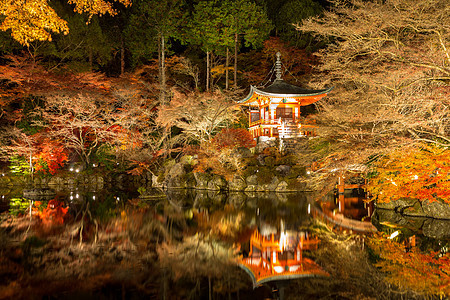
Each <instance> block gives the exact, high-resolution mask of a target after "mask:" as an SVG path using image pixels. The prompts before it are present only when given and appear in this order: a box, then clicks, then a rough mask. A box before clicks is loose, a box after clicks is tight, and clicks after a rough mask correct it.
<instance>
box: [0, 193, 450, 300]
mask: <svg viewBox="0 0 450 300" xmlns="http://www.w3.org/2000/svg"><path fill="white" fill-rule="evenodd" d="M21 193H22V194H23V191H22V192H20V191H19V192H17V191H16V195H13V194H12V193H9V194H7V193H5V194H6V195H4V196H2V199H3V201H2V202H1V203H2V206H1V208H2V209H3V210H6V209H7V210H8V211H9V213H10V214H11V215H14V216H16V217H15V218H16V219H17V218H20V217H21V216H22V218H28V217H29V220H33V221H32V222H33V226H31V227H30V228H31V231H28V230H29V229H27V232H26V233H25V234H26V235H27V236H28V237H29V236H30V234H31V235H32V234H33V233H32V232H33V229H34V230H35V231H36V233H35V234H36V236H37V237H38V239H40V240H45V241H46V242H45V243H46V245H47V246H43V247H42V246H33V247H34V248H33V247H32V249H33V251H34V252H35V253H38V254H37V255H40V258H39V259H40V261H39V262H37V259H35V257H34V256H33V255H34V254H33V253H34V252H33V251H32V252H30V253H31V254H29V255H30V256H31V258H30V259H29V262H28V263H29V264H30V265H33V266H34V267H33V268H32V270H31V271H26V270H25V271H24V273H25V274H26V276H24V277H25V278H28V279H27V284H28V285H29V287H28V288H29V289H30V290H35V291H36V293H37V294H36V295H37V298H36V299H59V298H72V299H77V298H79V297H83V298H85V299H90V298H91V299H141V298H154V299H291V298H292V299H294V298H296V297H297V298H298V299H308V298H310V299H314V298H316V297H324V298H327V296H326V295H329V296H330V297H332V298H333V297H341V296H342V295H344V294H345V293H346V291H345V288H343V287H340V288H336V286H333V285H332V284H329V283H330V282H333V280H334V279H333V276H335V274H338V273H339V272H336V271H335V269H336V268H339V267H340V266H339V265H336V261H335V260H334V258H330V257H328V256H330V253H329V251H328V250H330V251H331V249H334V248H333V247H334V244H333V243H332V242H330V241H326V240H324V237H326V235H331V234H332V235H333V239H335V240H339V241H342V240H344V243H346V242H345V239H347V240H348V242H347V243H348V245H347V246H346V247H347V248H349V249H355V250H354V251H355V252H358V251H361V253H363V252H364V248H365V242H364V240H365V238H366V237H367V236H369V235H372V234H373V233H374V232H376V231H379V230H382V231H384V232H386V233H388V234H393V233H395V232H396V231H397V232H398V233H397V234H398V235H399V236H398V237H397V239H398V240H399V242H401V243H404V244H405V249H407V247H411V242H412V241H413V244H414V246H420V245H422V246H423V247H429V248H430V247H431V248H433V249H434V250H440V249H441V248H445V247H446V245H447V246H448V244H449V240H450V239H449V238H450V237H449V236H448V235H447V236H446V235H445V234H444V235H441V236H437V237H436V236H434V237H430V236H425V235H424V234H423V232H422V230H421V228H420V227H418V226H416V227H414V226H413V225H414V224H413V225H412V223H414V222H416V223H417V220H413V221H409V220H405V219H404V218H403V219H397V220H400V222H398V223H397V224H395V223H393V222H391V221H392V220H383V218H384V216H383V215H385V213H382V214H380V213H379V212H377V211H376V210H375V209H374V206H373V205H372V204H367V203H365V202H364V201H363V199H364V197H363V196H364V195H358V194H357V193H356V194H348V195H345V196H343V195H340V196H336V197H335V196H334V195H329V196H327V197H325V198H322V199H321V201H315V199H314V195H313V194H311V193H223V192H215V191H195V190H169V191H160V190H142V189H141V190H140V191H139V192H137V191H134V190H133V191H131V192H130V191H123V190H122V191H115V192H111V191H97V192H81V191H78V190H77V189H73V190H68V191H60V192H58V193H56V195H49V196H48V197H47V199H42V198H41V199H37V198H34V199H33V196H31V197H30V196H29V197H27V198H24V197H22V195H20V194H21ZM18 195H19V196H18ZM30 208H31V215H30ZM58 209H60V210H59V214H60V215H62V216H58V215H57V213H56V212H57V210H58ZM374 211H375V213H374ZM44 212H47V214H44ZM52 213H53V215H52ZM27 216H28V217H27ZM36 216H37V217H36ZM380 216H381V217H380ZM45 217H47V218H49V219H50V221H46V220H45V219H43V218H45ZM59 217H60V218H59ZM39 218H40V219H39ZM372 218H373V220H372ZM35 219H38V221H36V220H35ZM411 222H412V223H411ZM443 222H444V223H440V224H439V225H437V226H444V227H445V226H447V225H449V224H448V223H446V222H445V221H443ZM56 223H57V224H56ZM43 225H46V226H47V227H45V228H47V229H45V230H43V229H42V228H41V227H42V226H43ZM375 225H376V226H375ZM39 226H41V227H39ZM50 227H51V228H53V229H52V230H49V229H48V228H50ZM39 228H41V229H39ZM55 228H57V229H55ZM448 228H450V227H448ZM17 232H18V234H19V233H21V234H22V236H21V237H22V238H23V234H24V233H23V231H22V232H20V231H19V230H18V231H17ZM324 232H327V233H326V235H325V234H324ZM444 232H445V231H444ZM58 235H59V236H58ZM18 236H19V235H17V236H16V238H17V237H18ZM342 237H343V238H342ZM325 239H326V238H325ZM55 241H58V246H54V245H53V246H48V245H50V244H51V243H56V242H55ZM39 247H41V248H42V251H41V250H39V249H41V248H39ZM56 247H60V249H61V250H58V251H56V250H55V248H56ZM22 248H23V247H22ZM336 249H340V248H338V247H336ZM52 251H53V252H52ZM63 251H66V252H64V253H68V256H69V258H64V259H62V258H61V257H60V256H61V252H63ZM83 251H84V253H85V254H83ZM327 251H328V252H327ZM336 251H340V250H336ZM86 253H87V254H86ZM51 255H54V256H55V257H58V259H60V265H61V266H60V267H59V269H58V267H55V266H54V265H53V263H52V262H51V259H49V258H46V257H47V256H51ZM83 255H86V256H89V259H88V260H86V257H84V256H83ZM333 255H334V254H331V256H333ZM335 255H336V256H340V255H342V253H336V254H335ZM342 259H343V260H345V259H348V258H345V257H344V258H342ZM43 260H46V262H42V261H43ZM350 260H351V259H350ZM354 260H356V258H354ZM84 261H88V262H86V265H85V269H86V270H85V271H83V270H82V269H83V267H82V266H80V264H81V265H82V264H83V262H84ZM327 263H330V264H331V265H327ZM351 263H353V262H349V264H351ZM77 264H78V265H77ZM332 264H334V265H332ZM338 264H339V262H338ZM344 265H345V264H344V263H343V264H342V266H341V267H342V268H345V266H344ZM71 266H72V267H73V270H71V271H70V270H69V269H70V268H71ZM96 268H97V270H98V271H94V270H95V269H96ZM49 270H54V271H52V272H50V271H49ZM343 272H344V273H345V272H347V271H345V270H344V271H343ZM17 276H19V274H17ZM52 276H53V277H52ZM102 276H103V277H102ZM361 276H365V275H361ZM72 278H73V279H74V280H75V282H78V283H77V284H79V285H80V286H81V287H82V286H83V284H82V283H80V282H79V281H81V282H84V281H86V280H87V281H91V283H90V284H89V285H87V287H85V288H81V289H78V288H71V287H70V286H68V283H67V280H69V281H70V280H71V279H72ZM50 279H54V281H55V282H59V283H60V284H59V287H54V286H52V285H51V287H50V288H48V289H47V290H45V289H44V290H42V289H41V288H39V286H37V284H36V282H39V281H40V282H42V280H50ZM360 280H362V281H364V280H365V279H364V278H361V279H360ZM326 282H328V283H327V284H326ZM339 282H340V281H339ZM336 284H337V285H338V283H336ZM358 284H360V283H358ZM368 284H369V283H368ZM362 285H363V284H361V287H360V290H361V291H359V293H363V294H364V293H365V294H366V296H372V295H371V294H372V293H375V292H374V291H373V290H370V288H367V287H362ZM314 286H315V287H314ZM327 289H335V291H334V292H332V291H327ZM299 290H301V291H303V293H304V297H303V296H302V297H300V296H299V295H298V292H299ZM294 294H297V296H295V297H294V298H293V295H294ZM349 295H351V293H350V294H349ZM351 297H352V296H350V298H351ZM344 298H345V297H344ZM393 298H396V297H394V296H393Z"/></svg>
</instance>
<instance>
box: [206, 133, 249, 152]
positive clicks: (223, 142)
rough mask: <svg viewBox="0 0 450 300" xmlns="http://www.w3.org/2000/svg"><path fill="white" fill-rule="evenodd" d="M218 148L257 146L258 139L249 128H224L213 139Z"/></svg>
mask: <svg viewBox="0 0 450 300" xmlns="http://www.w3.org/2000/svg"><path fill="white" fill-rule="evenodd" d="M212 143H213V145H215V146H216V147H217V148H218V149H222V148H235V147H245V148H251V147H255V146H256V141H255V140H254V139H253V137H252V135H251V134H250V132H248V130H245V129H243V128H224V129H222V130H221V131H220V132H219V133H218V134H216V136H215V137H214V138H213V139H212Z"/></svg>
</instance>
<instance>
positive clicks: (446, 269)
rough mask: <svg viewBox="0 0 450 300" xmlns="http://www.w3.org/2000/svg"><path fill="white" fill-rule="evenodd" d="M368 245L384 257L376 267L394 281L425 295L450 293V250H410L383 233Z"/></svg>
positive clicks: (372, 239)
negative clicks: (442, 253) (444, 251)
mask: <svg viewBox="0 0 450 300" xmlns="http://www.w3.org/2000/svg"><path fill="white" fill-rule="evenodd" d="M368 245H369V247H370V248H371V249H372V250H373V251H374V252H375V254H376V255H378V256H380V258H381V260H380V261H379V262H377V263H376V266H377V267H380V268H381V269H382V270H383V271H384V272H386V273H387V276H388V277H387V278H388V280H389V281H390V282H391V283H393V284H395V285H398V286H403V287H407V288H408V289H411V290H413V291H416V292H418V293H421V294H425V295H439V296H441V297H445V296H449V295H450V253H447V254H445V255H440V254H439V253H438V252H430V253H422V252H421V251H420V250H419V249H418V248H417V247H413V248H412V249H411V250H410V251H408V252H407V251H406V250H405V246H404V245H402V244H399V243H397V242H395V241H393V240H391V239H387V238H386V237H385V236H384V237H383V236H382V235H376V236H374V237H372V238H370V239H369V240H368Z"/></svg>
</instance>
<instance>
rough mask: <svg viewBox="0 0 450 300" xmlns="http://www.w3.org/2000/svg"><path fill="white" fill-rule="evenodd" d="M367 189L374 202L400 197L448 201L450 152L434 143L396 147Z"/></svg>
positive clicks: (449, 191)
mask: <svg viewBox="0 0 450 300" xmlns="http://www.w3.org/2000/svg"><path fill="white" fill-rule="evenodd" d="M376 171H377V175H376V176H375V177H374V178H373V179H372V180H370V182H369V185H368V190H369V192H370V193H371V194H372V195H376V197H377V201H379V202H389V201H394V200H397V199H400V198H415V199H419V200H429V201H436V200H438V199H440V200H443V201H445V202H447V203H449V204H450V151H449V150H447V149H442V148H438V147H435V146H429V145H421V147H420V148H418V147H414V148H411V149H399V150H397V151H395V152H392V153H390V154H389V156H388V157H385V158H384V159H383V160H381V161H380V162H379V163H378V165H377V167H376Z"/></svg>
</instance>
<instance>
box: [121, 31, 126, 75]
mask: <svg viewBox="0 0 450 300" xmlns="http://www.w3.org/2000/svg"><path fill="white" fill-rule="evenodd" d="M124 73H125V45H124V42H123V36H122V35H121V36H120V75H123V74H124Z"/></svg>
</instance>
